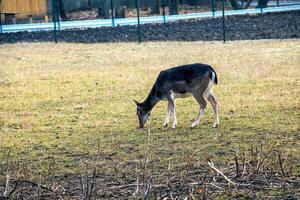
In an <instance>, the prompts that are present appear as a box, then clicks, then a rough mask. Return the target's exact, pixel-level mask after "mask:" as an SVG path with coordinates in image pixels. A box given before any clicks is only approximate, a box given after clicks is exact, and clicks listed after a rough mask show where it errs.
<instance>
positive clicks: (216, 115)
mask: <svg viewBox="0 0 300 200" xmlns="http://www.w3.org/2000/svg"><path fill="white" fill-rule="evenodd" d="M207 100H208V101H209V102H210V104H211V105H212V108H213V111H214V128H217V127H218V126H219V113H218V103H217V100H216V98H215V97H214V96H213V95H212V94H211V93H210V94H209V95H208V97H207Z"/></svg>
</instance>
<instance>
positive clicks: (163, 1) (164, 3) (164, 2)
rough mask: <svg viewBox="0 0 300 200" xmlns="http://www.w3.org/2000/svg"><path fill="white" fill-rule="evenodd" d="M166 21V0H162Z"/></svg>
mask: <svg viewBox="0 0 300 200" xmlns="http://www.w3.org/2000/svg"><path fill="white" fill-rule="evenodd" d="M161 6H162V12H163V13H162V14H163V18H164V23H166V0H162V1H161Z"/></svg>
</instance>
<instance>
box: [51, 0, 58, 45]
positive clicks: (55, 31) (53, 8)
mask: <svg viewBox="0 0 300 200" xmlns="http://www.w3.org/2000/svg"><path fill="white" fill-rule="evenodd" d="M55 1H56V0H52V1H51V3H52V21H53V24H54V41H55V43H57V27H56V18H57V12H56V6H55Z"/></svg>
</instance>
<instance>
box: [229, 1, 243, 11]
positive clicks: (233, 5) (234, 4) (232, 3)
mask: <svg viewBox="0 0 300 200" xmlns="http://www.w3.org/2000/svg"><path fill="white" fill-rule="evenodd" d="M229 1H230V4H231V7H232V8H233V9H234V10H240V9H242V6H241V5H240V4H239V3H238V1H237V0H229Z"/></svg>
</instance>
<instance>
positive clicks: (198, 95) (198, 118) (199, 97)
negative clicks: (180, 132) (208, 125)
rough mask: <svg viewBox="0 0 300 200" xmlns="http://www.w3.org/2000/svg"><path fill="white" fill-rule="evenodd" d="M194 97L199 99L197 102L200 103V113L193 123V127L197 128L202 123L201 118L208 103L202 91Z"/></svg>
mask: <svg viewBox="0 0 300 200" xmlns="http://www.w3.org/2000/svg"><path fill="white" fill-rule="evenodd" d="M194 97H195V99H196V100H197V102H198V103H199V107H200V108H199V113H198V115H197V117H196V119H195V121H194V122H193V123H192V124H191V128H195V127H196V126H197V125H198V124H199V123H200V119H201V117H202V116H203V115H204V110H205V108H206V105H207V102H206V100H205V99H204V98H203V96H202V93H197V94H194Z"/></svg>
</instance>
